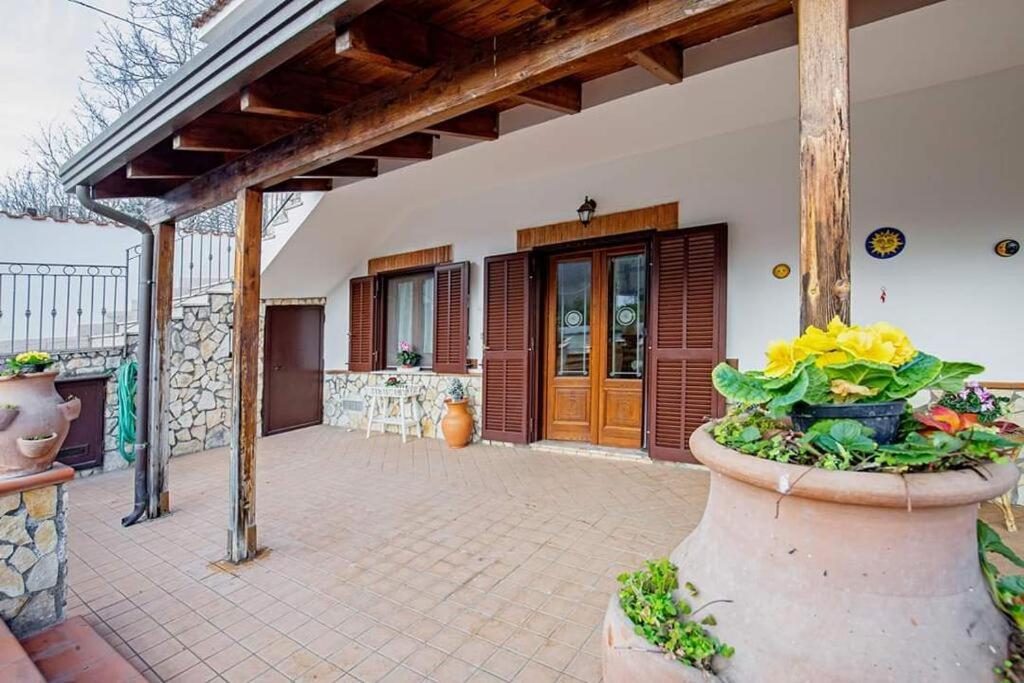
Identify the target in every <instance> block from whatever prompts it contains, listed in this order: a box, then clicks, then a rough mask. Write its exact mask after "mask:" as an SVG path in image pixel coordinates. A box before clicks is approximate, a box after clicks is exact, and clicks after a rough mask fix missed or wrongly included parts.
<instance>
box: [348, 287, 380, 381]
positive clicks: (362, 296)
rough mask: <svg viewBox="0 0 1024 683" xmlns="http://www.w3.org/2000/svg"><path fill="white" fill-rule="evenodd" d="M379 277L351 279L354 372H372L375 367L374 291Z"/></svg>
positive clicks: (350, 328)
mask: <svg viewBox="0 0 1024 683" xmlns="http://www.w3.org/2000/svg"><path fill="white" fill-rule="evenodd" d="M376 286H377V278H375V277H373V276H369V277H354V278H352V279H351V280H350V281H349V285H348V288H349V307H348V369H349V370H351V371H352V372H370V371H371V370H374V369H375V363H374V357H373V352H374V346H375V343H376V340H375V338H374V330H375V329H376V324H375V322H376V321H375V316H374V312H375V306H374V293H375V289H376Z"/></svg>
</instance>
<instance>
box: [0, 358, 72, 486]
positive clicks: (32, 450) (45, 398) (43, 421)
mask: <svg viewBox="0 0 1024 683" xmlns="http://www.w3.org/2000/svg"><path fill="white" fill-rule="evenodd" d="M56 376H57V372H56V371H51V372H35V373H30V374H23V375H15V376H11V377H4V378H0V405H4V404H12V405H14V406H17V412H16V415H15V416H14V418H13V419H12V420H11V421H10V422H9V423H8V424H7V427H6V428H5V429H3V430H0V479H8V478H11V477H20V476H23V475H26V474H36V473H38V472H45V471H46V470H48V469H50V467H51V466H52V465H53V460H54V458H56V457H57V451H59V450H60V447H61V445H63V443H64V439H65V438H67V435H68V429H70V427H71V422H72V420H75V419H76V418H78V414H79V412H80V411H81V408H82V404H81V401H79V400H78V399H77V398H72V399H71V400H69V401H65V400H64V399H63V398H61V396H60V394H58V393H57V389H56V388H55V387H54V384H53V380H54V378H55V377H56Z"/></svg>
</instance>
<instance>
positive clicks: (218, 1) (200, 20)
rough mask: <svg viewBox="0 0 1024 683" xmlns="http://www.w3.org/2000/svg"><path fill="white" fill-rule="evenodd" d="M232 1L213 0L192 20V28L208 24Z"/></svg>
mask: <svg viewBox="0 0 1024 683" xmlns="http://www.w3.org/2000/svg"><path fill="white" fill-rule="evenodd" d="M230 3H231V0H212V1H211V2H210V5H209V7H207V8H206V9H205V10H203V11H202V13H201V14H200V15H199V16H198V17H196V18H195V19H193V20H192V28H202V27H203V26H206V24H208V23H209V22H210V21H211V20H212V19H213V18H214V17H215V16H217V15H218V14H220V11H221V10H222V9H224V8H225V7H227V6H228V5H229V4H230Z"/></svg>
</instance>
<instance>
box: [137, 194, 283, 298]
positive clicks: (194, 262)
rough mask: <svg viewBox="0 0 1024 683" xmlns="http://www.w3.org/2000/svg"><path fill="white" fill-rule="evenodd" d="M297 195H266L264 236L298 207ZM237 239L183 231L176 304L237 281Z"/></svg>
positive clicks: (177, 245) (177, 248) (222, 232)
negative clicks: (235, 276)
mask: <svg viewBox="0 0 1024 683" xmlns="http://www.w3.org/2000/svg"><path fill="white" fill-rule="evenodd" d="M296 199H297V195H296V194H295V193H294V192H270V193H267V194H266V195H264V203H263V235H264V237H267V236H268V233H269V231H270V227H271V226H272V225H274V223H275V221H279V220H280V219H282V218H284V217H285V216H286V215H287V214H286V211H287V209H288V208H289V207H291V206H293V205H294V202H295V200H296ZM234 248H235V237H234V232H233V231H232V229H231V228H224V229H219V230H212V231H211V230H205V231H193V230H179V232H178V236H177V238H176V239H175V241H174V286H173V290H174V300H175V301H179V300H181V299H187V298H189V297H192V296H198V295H200V294H204V293H205V292H208V291H210V290H211V289H213V288H214V287H217V286H219V285H227V284H230V283H231V281H232V278H233V277H234V268H235V261H234ZM140 250H141V247H140V246H139V245H136V246H133V247H130V248H129V249H128V250H127V251H128V253H127V256H126V259H125V267H126V268H127V269H128V275H129V277H130V278H132V277H138V267H139V253H140Z"/></svg>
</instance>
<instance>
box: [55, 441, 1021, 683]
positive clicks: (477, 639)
mask: <svg viewBox="0 0 1024 683" xmlns="http://www.w3.org/2000/svg"><path fill="white" fill-rule="evenodd" d="M256 472H257V482H258V483H257V498H256V499H257V510H258V513H257V515H258V517H257V519H258V525H259V532H260V535H261V544H262V545H264V546H266V547H267V548H269V550H268V551H266V552H265V553H264V554H263V555H262V556H261V557H260V558H259V559H257V560H256V561H255V562H252V563H249V564H247V565H243V566H240V567H235V566H231V565H226V564H224V563H221V562H219V560H220V558H222V557H223V555H224V545H225V534H226V531H225V526H226V521H227V520H226V517H227V503H226V499H227V491H228V484H227V451H226V450H224V449H220V450H216V451H208V452H206V453H198V454H195V455H190V456H183V457H179V458H175V459H174V460H172V461H171V479H170V481H171V496H172V497H171V500H172V506H173V508H174V511H175V512H174V514H172V515H171V516H169V517H166V518H163V519H160V520H157V521H155V522H146V523H144V524H140V525H137V526H135V527H132V528H130V529H123V528H121V526H120V523H119V520H120V518H121V516H122V515H123V514H125V513H126V512H127V511H128V510H129V508H130V507H131V491H132V475H131V472H127V471H126V472H118V473H113V474H107V475H102V476H97V477H90V478H87V479H82V480H78V481H76V482H74V483H73V484H72V486H71V492H70V496H71V517H70V520H71V539H70V548H71V559H70V563H69V568H70V569H69V571H70V589H71V590H70V595H69V597H68V607H69V613H70V614H83V615H84V616H85V617H86V618H87V619H88V620H90V621H91V623H93V625H94V626H95V627H96V628H97V630H98V631H99V632H100V633H101V634H102V635H103V636H104V637H105V638H107V639H108V640H109V641H110V642H111V643H112V644H113V645H114V646H115V647H116V648H117V649H118V650H119V651H120V652H121V653H122V654H124V655H125V656H126V657H127V658H129V660H130V661H131V662H132V663H133V664H134V665H135V666H136V667H137V668H138V669H140V670H141V671H143V672H145V674H146V676H147V677H148V678H149V679H151V680H154V681H156V680H162V681H207V680H226V681H251V680H258V681H287V680H296V681H335V680H341V681H367V682H369V681H389V682H390V681H423V680H433V681H439V682H442V683H449V682H457V681H465V680H471V681H567V682H572V681H598V680H600V676H601V671H600V659H599V653H600V650H599V632H600V624H601V621H602V618H603V614H604V608H605V605H606V604H607V600H608V598H609V596H610V595H611V594H612V593H613V591H614V590H615V586H616V584H615V576H616V575H617V574H618V573H619V572H621V571H623V570H625V569H634V568H636V567H638V566H639V565H640V564H641V563H642V562H643V561H644V560H645V559H647V558H650V557H655V556H662V555H665V554H667V553H668V552H669V551H670V550H671V549H672V548H673V547H674V546H675V545H676V544H677V543H678V542H679V540H680V539H682V538H683V536H684V535H685V534H686V533H687V532H688V531H689V530H690V529H691V528H692V527H693V526H694V525H695V524H696V523H697V521H698V520H699V518H700V514H701V511H702V509H703V505H704V498H705V496H706V493H707V474H706V473H704V472H701V471H697V470H693V469H685V468H682V467H678V466H673V465H666V464H660V463H645V462H632V461H626V460H618V459H611V458H593V457H585V456H574V455H557V454H552V453H545V452H538V451H531V450H527V449H518V448H515V449H513V448H501V447H489V446H474V447H472V448H469V449H466V450H464V451H461V452H460V451H451V450H448V449H447V448H445V446H444V445H443V444H442V443H441V442H439V441H434V440H412V441H411V442H410V443H409V444H407V445H402V443H401V441H400V440H399V439H398V438H397V437H391V436H374V437H373V438H372V439H370V440H368V441H367V440H364V439H363V438H362V436H361V435H360V434H358V433H356V432H347V431H344V430H341V429H336V428H330V427H317V428H312V429H306V430H301V431H297V432H291V433H288V434H283V435H279V436H273V437H269V438H265V439H263V440H261V441H260V442H259V449H258V457H257V466H256ZM986 516H992V515H989V514H987V515H986ZM1004 535H1005V534H1004ZM1021 536H1024V534H1022V535H1021ZM1019 538H1020V536H1018V537H1017V538H1014V539H1013V541H1014V543H1013V545H1014V546H1016V547H1020V546H1022V545H1024V543H1022V542H1021V541H1020V540H1018V539H1019Z"/></svg>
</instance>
